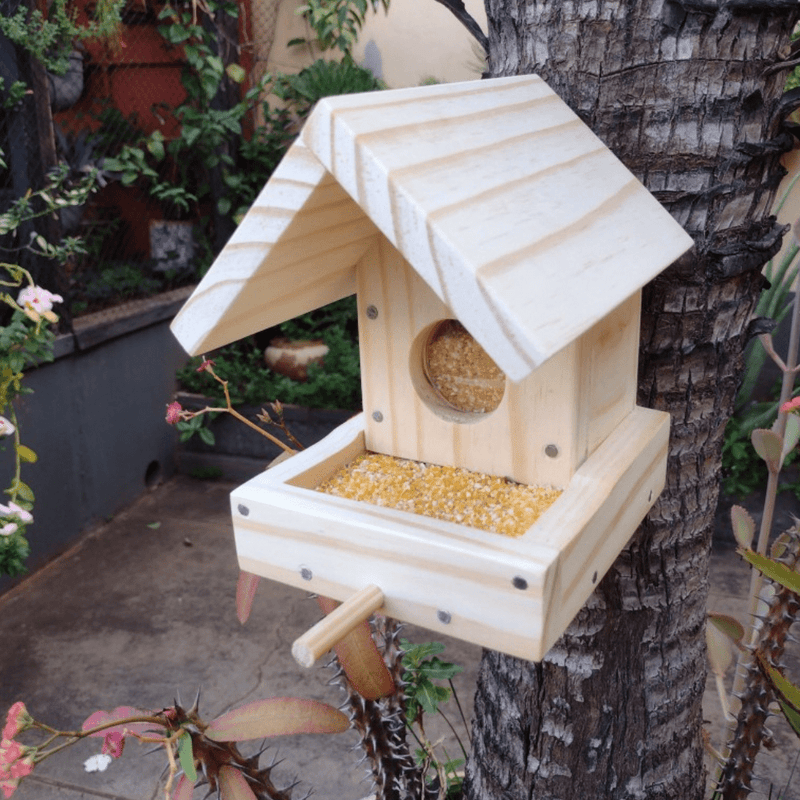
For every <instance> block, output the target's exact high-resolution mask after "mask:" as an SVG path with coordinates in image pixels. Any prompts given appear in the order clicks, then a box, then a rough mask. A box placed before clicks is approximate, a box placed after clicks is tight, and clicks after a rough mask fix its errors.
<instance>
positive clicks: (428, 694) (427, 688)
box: [414, 678, 450, 714]
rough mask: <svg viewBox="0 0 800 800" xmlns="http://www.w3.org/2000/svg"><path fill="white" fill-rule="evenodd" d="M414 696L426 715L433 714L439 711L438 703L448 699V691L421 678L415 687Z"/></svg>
mask: <svg viewBox="0 0 800 800" xmlns="http://www.w3.org/2000/svg"><path fill="white" fill-rule="evenodd" d="M414 696H415V697H416V699H417V701H418V702H419V704H420V705H421V706H422V708H423V709H424V710H425V711H426V712H427V713H428V714H435V713H436V712H437V711H438V710H439V703H444V702H446V701H447V700H449V699H450V690H449V689H446V688H445V687H444V686H436V684H434V683H431V681H429V680H428V679H427V678H422V680H420V681H419V683H418V684H417V686H416V691H415V692H414Z"/></svg>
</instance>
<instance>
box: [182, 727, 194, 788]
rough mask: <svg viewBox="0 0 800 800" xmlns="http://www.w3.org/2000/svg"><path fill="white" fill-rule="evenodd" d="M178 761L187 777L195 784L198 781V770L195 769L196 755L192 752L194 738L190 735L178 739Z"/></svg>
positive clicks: (185, 734) (186, 734)
mask: <svg viewBox="0 0 800 800" xmlns="http://www.w3.org/2000/svg"><path fill="white" fill-rule="evenodd" d="M178 760H179V761H180V762H181V767H182V769H183V771H184V772H185V773H186V777H187V778H188V779H189V780H190V781H192V782H193V783H194V781H196V780H197V770H196V769H195V767H194V753H193V751H192V737H191V736H190V735H189V734H188V733H184V734H183V736H181V737H180V739H178Z"/></svg>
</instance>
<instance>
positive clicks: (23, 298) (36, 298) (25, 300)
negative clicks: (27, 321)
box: [17, 286, 64, 314]
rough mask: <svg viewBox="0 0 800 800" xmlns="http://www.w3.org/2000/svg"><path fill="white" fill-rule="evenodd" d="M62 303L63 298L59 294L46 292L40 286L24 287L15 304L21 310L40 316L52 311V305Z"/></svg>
mask: <svg viewBox="0 0 800 800" xmlns="http://www.w3.org/2000/svg"><path fill="white" fill-rule="evenodd" d="M63 302H64V298H63V297H62V296H61V295H60V294H53V293H52V292H48V291H47V289H42V287H41V286H26V287H25V288H24V289H23V290H22V291H21V292H20V293H19V297H17V303H18V304H19V305H20V306H21V307H22V308H23V309H26V308H27V309H30V310H31V311H37V312H39V313H40V314H41V313H43V312H45V311H50V310H52V308H53V303H63Z"/></svg>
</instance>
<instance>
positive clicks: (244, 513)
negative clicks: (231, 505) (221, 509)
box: [236, 503, 250, 517]
mask: <svg viewBox="0 0 800 800" xmlns="http://www.w3.org/2000/svg"><path fill="white" fill-rule="evenodd" d="M236 510H237V511H238V512H239V513H240V514H241V515H242V516H243V517H246V516H247V515H248V514H249V513H250V509H249V508H248V507H247V506H243V505H242V504H241V503H239V505H238V506H236Z"/></svg>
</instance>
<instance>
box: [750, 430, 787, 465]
mask: <svg viewBox="0 0 800 800" xmlns="http://www.w3.org/2000/svg"><path fill="white" fill-rule="evenodd" d="M750 441H751V442H752V443H753V447H755V449H756V453H758V454H759V456H761V458H763V459H764V461H766V462H767V469H769V471H770V472H780V469H781V464H782V463H783V459H782V458H781V452H782V451H783V441H782V440H781V437H780V436H778V434H777V433H775V431H768V430H766V429H764V428H756V429H755V430H754V431H753V432H752V433H751V434H750Z"/></svg>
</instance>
